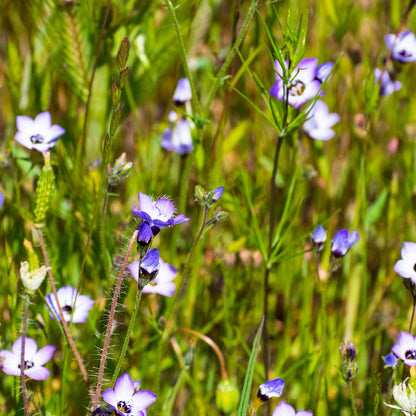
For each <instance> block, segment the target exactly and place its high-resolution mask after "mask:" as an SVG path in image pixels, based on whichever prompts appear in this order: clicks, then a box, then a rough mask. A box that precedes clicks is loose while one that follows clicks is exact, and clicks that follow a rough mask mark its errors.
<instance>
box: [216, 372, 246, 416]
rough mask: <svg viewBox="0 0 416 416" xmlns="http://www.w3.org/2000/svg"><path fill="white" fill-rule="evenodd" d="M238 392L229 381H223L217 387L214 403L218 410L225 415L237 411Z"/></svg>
mask: <svg viewBox="0 0 416 416" xmlns="http://www.w3.org/2000/svg"><path fill="white" fill-rule="evenodd" d="M239 395H240V393H239V391H238V388H237V386H236V385H235V384H234V383H233V382H232V381H230V380H226V379H223V380H221V381H220V383H219V384H218V386H217V392H216V397H215V402H216V404H217V407H218V409H219V410H221V411H222V412H224V413H225V414H226V415H228V414H230V413H233V412H234V411H235V410H237V407H238V399H239Z"/></svg>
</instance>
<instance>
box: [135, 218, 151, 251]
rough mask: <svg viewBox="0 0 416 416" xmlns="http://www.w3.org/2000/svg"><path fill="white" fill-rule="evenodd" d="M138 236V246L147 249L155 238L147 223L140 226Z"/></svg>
mask: <svg viewBox="0 0 416 416" xmlns="http://www.w3.org/2000/svg"><path fill="white" fill-rule="evenodd" d="M138 231H139V232H138V234H137V244H138V245H139V246H140V247H147V246H148V245H149V244H150V242H151V241H152V238H153V232H152V229H151V228H150V226H149V224H148V223H147V222H144V221H143V222H142V223H141V224H140V225H139V230H138Z"/></svg>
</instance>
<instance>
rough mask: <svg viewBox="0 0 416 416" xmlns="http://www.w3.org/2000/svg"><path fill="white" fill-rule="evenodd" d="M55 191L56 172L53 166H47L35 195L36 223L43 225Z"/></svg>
mask: <svg viewBox="0 0 416 416" xmlns="http://www.w3.org/2000/svg"><path fill="white" fill-rule="evenodd" d="M54 193H55V174H54V172H53V169H52V166H46V163H45V166H44V167H43V168H42V172H41V174H40V177H39V179H38V183H37V187H36V195H35V211H34V217H35V225H36V226H37V227H42V226H43V222H44V221H45V218H46V214H47V212H48V210H49V208H50V207H51V204H52V199H53V197H54Z"/></svg>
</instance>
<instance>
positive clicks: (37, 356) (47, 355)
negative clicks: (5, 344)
mask: <svg viewBox="0 0 416 416" xmlns="http://www.w3.org/2000/svg"><path fill="white" fill-rule="evenodd" d="M54 352H55V347H53V346H52V345H46V346H45V347H43V348H41V349H40V350H39V351H38V346H37V344H36V341H35V340H34V339H32V338H28V337H26V338H25V357H24V366H25V369H24V374H25V375H26V376H27V377H29V378H31V379H33V380H46V379H47V378H48V377H49V374H50V371H49V370H48V369H46V368H45V367H43V365H44V364H46V363H47V362H48V361H49V360H50V359H51V358H52V355H53V354H54ZM21 354H22V337H19V338H18V339H17V340H16V341H15V342H14V344H13V346H12V351H8V350H2V351H0V363H2V367H3V371H4V372H5V373H6V374H8V375H10V376H20V366H21V362H22V357H21Z"/></svg>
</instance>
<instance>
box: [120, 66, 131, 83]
mask: <svg viewBox="0 0 416 416" xmlns="http://www.w3.org/2000/svg"><path fill="white" fill-rule="evenodd" d="M129 75H130V68H129V67H126V68H124V69H122V70H121V71H120V88H123V87H124V85H125V84H126V81H127V78H128V77H129Z"/></svg>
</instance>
